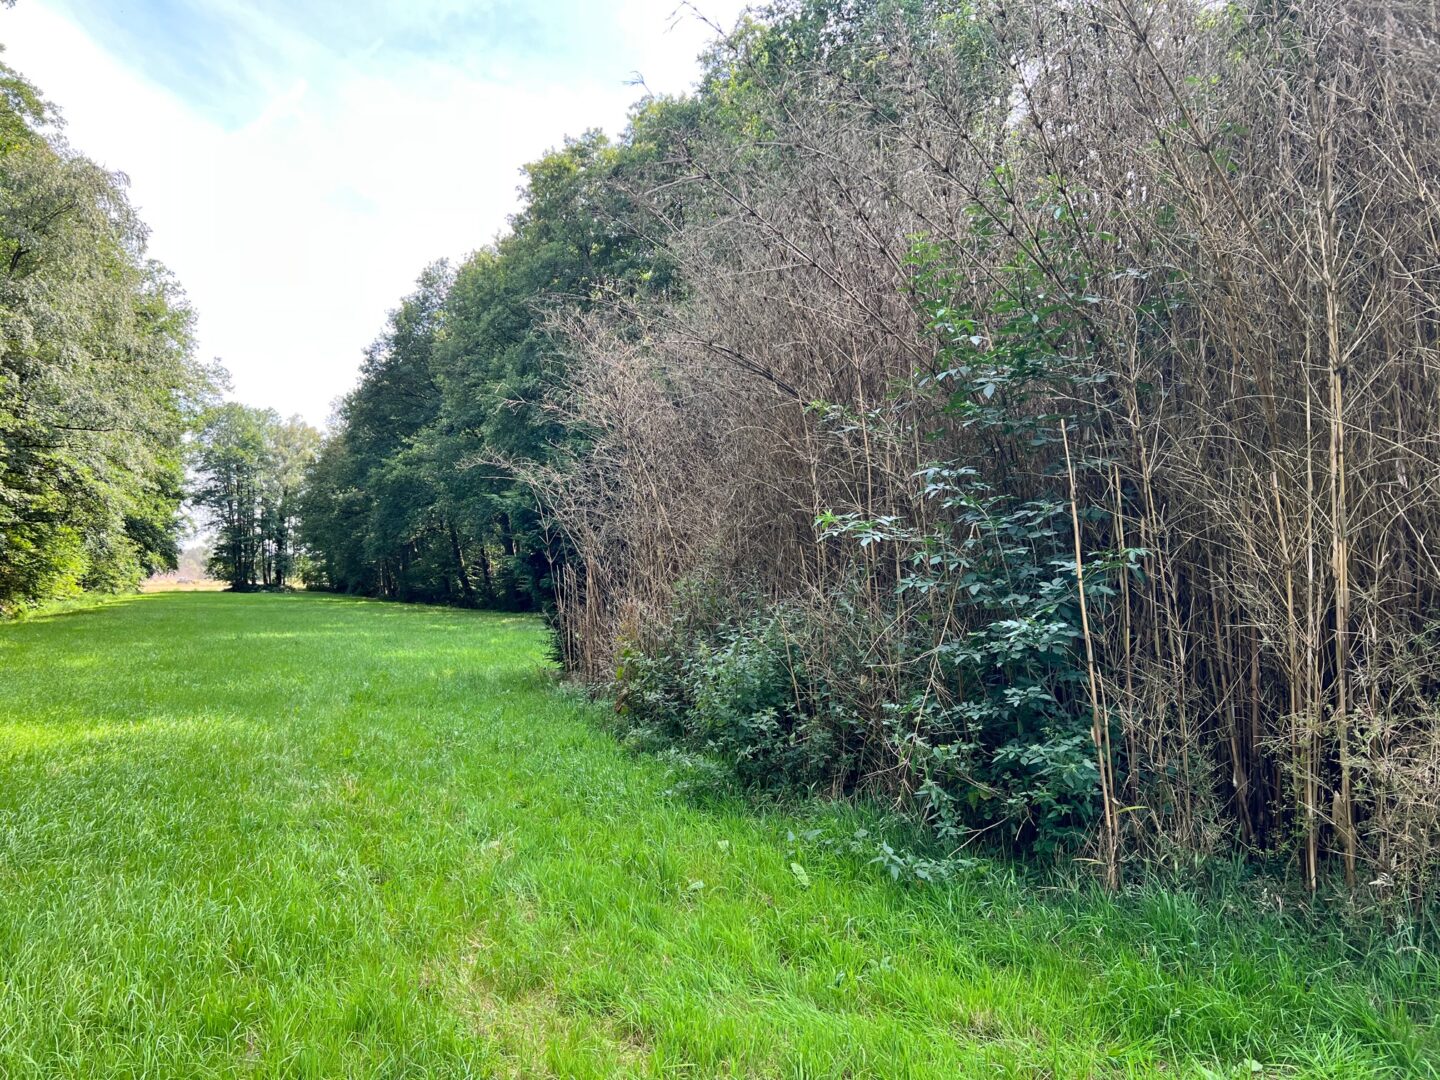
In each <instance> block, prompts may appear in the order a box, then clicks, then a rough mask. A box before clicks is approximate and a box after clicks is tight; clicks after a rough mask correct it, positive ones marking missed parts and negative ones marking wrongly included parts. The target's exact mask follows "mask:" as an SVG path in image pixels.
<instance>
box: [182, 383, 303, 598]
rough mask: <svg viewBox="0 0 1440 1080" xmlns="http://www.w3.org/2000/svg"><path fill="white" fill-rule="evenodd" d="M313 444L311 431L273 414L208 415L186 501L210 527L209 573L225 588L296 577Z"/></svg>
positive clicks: (232, 410) (236, 411) (271, 584)
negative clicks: (305, 482)
mask: <svg viewBox="0 0 1440 1080" xmlns="http://www.w3.org/2000/svg"><path fill="white" fill-rule="evenodd" d="M319 443H320V435H319V432H317V431H316V430H315V429H314V428H312V427H310V426H309V425H308V424H306V423H305V422H304V421H302V420H300V419H299V418H298V417H292V418H291V419H289V420H286V421H282V420H281V419H280V417H279V416H278V415H277V414H276V413H275V411H274V410H273V409H254V408H249V407H247V406H245V405H238V404H234V403H228V404H225V405H220V406H218V407H216V408H214V409H212V410H211V411H210V412H209V413H208V414H207V416H206V418H205V422H204V425H203V426H202V427H201V429H200V432H199V435H198V438H197V439H196V443H195V448H194V464H195V471H196V474H197V481H196V485H195V488H194V490H193V491H192V492H191V500H192V502H193V503H194V504H195V505H196V506H197V507H199V508H201V509H202V510H203V511H205V512H206V513H207V514H208V516H209V518H210V522H211V524H212V525H213V526H214V527H215V530H216V537H215V541H214V547H213V549H212V552H211V556H210V571H211V573H213V574H215V575H216V576H217V577H219V578H221V579H223V580H225V581H228V582H229V583H230V586H231V588H235V589H253V588H277V589H278V588H285V587H286V586H287V585H290V584H293V582H294V579H295V578H296V577H297V576H298V575H299V572H300V570H301V566H300V560H299V558H298V551H297V528H296V527H297V523H298V515H299V509H300V505H299V499H300V491H301V485H302V482H303V480H304V477H305V471H306V469H307V468H308V467H309V466H310V464H311V462H312V461H313V460H314V459H315V455H316V453H317V451H318V448H319Z"/></svg>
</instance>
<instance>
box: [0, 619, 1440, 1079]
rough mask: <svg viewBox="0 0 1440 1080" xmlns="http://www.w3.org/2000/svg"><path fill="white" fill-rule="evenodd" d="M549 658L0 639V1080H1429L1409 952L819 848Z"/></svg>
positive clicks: (1427, 986)
mask: <svg viewBox="0 0 1440 1080" xmlns="http://www.w3.org/2000/svg"><path fill="white" fill-rule="evenodd" d="M544 656H545V640H544V634H543V631H542V628H541V626H540V624H539V622H538V621H536V620H533V619H529V618H522V617H512V616H501V615H492V614H476V613H466V612H459V611H449V610H439V609H434V608H419V607H401V606H396V605H386V604H380V603H373V602H366V601H359V600H352V599H345V598H339V597H326V596H314V595H289V596H280V595H227V594H215V593H170V594H159V595H150V596H143V597H137V598H134V599H130V600H125V601H120V602H115V603H111V604H108V605H105V606H103V607H99V608H95V609H91V610H79V611H70V612H66V613H64V614H58V615H53V616H50V617H46V618H36V619H32V620H30V621H28V622H25V623H21V624H15V625H9V626H4V627H0V974H3V978H4V992H3V996H0V1076H4V1077H15V1078H29V1077H80V1076H96V1077H99V1076H104V1077H154V1078H161V1077H164V1078H177V1077H220V1076H237V1075H244V1076H258V1077H270V1076H277V1077H278V1076H286V1077H357V1078H358V1077H367V1078H369V1077H402V1076H403V1077H465V1076H475V1077H488V1076H557V1077H567V1078H568V1077H612V1076H640V1077H644V1076H683V1077H696V1076H714V1075H725V1076H777V1077H778V1076H796V1077H800V1076H804V1077H841V1076H844V1077H902V1076H910V1077H939V1076H960V1077H970V1076H974V1077H992V1076H1054V1077H1083V1076H1105V1077H1112V1076H1113V1077H1120V1076H1166V1077H1175V1076H1241V1075H1243V1076H1254V1075H1264V1076H1286V1077H1289V1076H1307V1077H1321V1076H1324V1077H1336V1078H1341V1077H1343V1078H1347V1080H1353V1078H1359V1077H1372V1076H1376V1077H1378V1076H1394V1077H1400V1076H1430V1075H1435V1074H1436V1060H1437V1057H1436V1051H1435V1044H1434V1041H1433V1038H1434V1037H1433V1035H1432V1028H1431V1015H1430V1014H1431V1012H1432V1011H1433V1008H1434V1002H1435V1000H1436V998H1437V996H1440V995H1437V993H1436V989H1437V988H1436V981H1435V970H1434V963H1433V960H1432V959H1431V958H1430V957H1428V956H1427V955H1426V954H1424V953H1423V952H1421V951H1419V950H1417V949H1415V948H1413V947H1410V948H1406V947H1403V945H1404V942H1403V941H1399V940H1398V939H1397V941H1398V943H1397V944H1396V945H1394V947H1386V946H1385V944H1384V942H1383V941H1379V940H1378V939H1377V940H1376V941H1374V942H1371V943H1370V944H1369V945H1367V949H1368V955H1366V954H1365V952H1363V951H1358V950H1357V951H1349V950H1347V948H1346V947H1344V946H1343V945H1342V944H1341V939H1340V938H1339V937H1338V936H1330V935H1321V934H1310V933H1307V932H1306V931H1304V930H1302V929H1301V928H1299V927H1297V926H1296V925H1295V924H1293V923H1291V922H1289V921H1288V920H1286V919H1284V918H1282V917H1279V916H1276V915H1275V914H1274V913H1273V912H1264V911H1258V910H1256V909H1255V907H1254V906H1253V905H1252V903H1251V901H1250V900H1248V899H1247V900H1246V901H1245V902H1244V903H1241V902H1240V901H1238V900H1237V901H1235V902H1234V903H1231V904H1228V905H1227V904H1225V903H1222V902H1220V901H1212V902H1208V903H1201V902H1199V901H1197V900H1195V899H1193V898H1190V897H1187V896H1185V895H1180V894H1175V893H1166V892H1162V891H1158V890H1147V891H1143V892H1138V893H1134V894H1127V895H1125V896H1122V897H1120V898H1118V899H1108V898H1104V897H1101V896H1099V895H1096V894H1094V893H1093V892H1083V893H1077V892H1064V891H1048V892H1046V891H1039V890H1036V889H1034V888H1027V887H1026V886H1024V885H1023V884H1021V883H1019V882H1017V881H1016V879H1015V877H1014V875H1013V874H1011V873H1010V872H1009V871H1007V870H1006V869H1005V868H1003V867H1000V866H994V867H990V868H989V869H986V868H985V867H983V866H982V867H981V868H980V869H978V870H977V871H976V872H975V874H974V875H973V876H971V877H968V878H966V879H965V880H961V881H956V882H954V883H950V884H946V885H943V886H921V885H919V884H911V885H907V884H905V883H903V882H902V883H896V882H893V881H891V880H890V879H889V877H888V876H887V875H886V874H885V873H884V872H883V870H882V868H880V867H876V866H873V865H870V864H868V863H867V861H866V859H865V858H864V857H861V856H856V855H853V854H847V853H844V852H843V850H842V849H841V848H837V847H835V846H826V845H825V844H824V843H822V841H821V839H820V838H822V837H823V836H825V835H834V836H844V835H848V834H850V833H853V832H854V829H855V828H856V826H857V824H858V823H859V822H860V821H861V820H862V815H861V814H860V813H859V812H858V811H855V810H846V809H844V808H840V807H834V806H831V807H824V806H821V805H819V804H814V805H806V806H801V807H799V808H792V809H789V810H782V809H779V808H774V807H771V808H768V809H767V808H757V807H754V806H748V807H747V806H746V805H744V804H742V803H739V802H736V801H731V800H722V799H718V798H711V799H709V800H708V801H703V800H697V799H696V798H694V797H692V796H686V795H685V794H684V793H683V792H682V791H677V790H676V783H675V777H674V775H673V774H672V773H671V771H670V770H669V769H668V768H667V767H666V766H665V765H664V763H663V762H661V761H659V760H656V759H652V758H645V757H637V756H634V755H631V754H629V753H627V752H626V751H625V750H624V749H623V748H621V747H620V746H619V745H617V744H616V743H615V741H614V740H613V739H612V738H611V737H610V736H608V735H607V734H606V733H605V731H604V729H603V724H602V723H601V722H600V721H601V720H602V718H603V713H602V712H601V711H600V710H599V709H598V707H596V706H593V705H589V704H587V703H585V702H584V701H582V700H580V699H579V698H577V697H575V696H573V695H570V694H567V693H565V692H563V691H562V690H560V689H558V688H557V687H556V686H555V685H554V683H553V680H552V679H551V677H550V675H549V674H548V672H547V671H546V669H545V662H544ZM866 820H868V819H866ZM872 824H873V822H872ZM816 830H818V832H816ZM791 834H794V835H796V836H800V837H802V839H801V840H800V841H795V840H793V839H790V835H791Z"/></svg>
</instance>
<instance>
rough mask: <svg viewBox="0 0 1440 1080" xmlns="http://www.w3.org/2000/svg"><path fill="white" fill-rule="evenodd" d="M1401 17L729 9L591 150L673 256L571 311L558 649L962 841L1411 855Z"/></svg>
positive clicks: (1434, 211) (1428, 535)
mask: <svg viewBox="0 0 1440 1080" xmlns="http://www.w3.org/2000/svg"><path fill="white" fill-rule="evenodd" d="M1437 34H1440V15H1437V11H1436V8H1435V6H1434V4H1433V3H1431V2H1430V0H1387V2H1384V3H1375V2H1372V0H1251V2H1246V3H1237V4H1217V3H1203V2H1199V0H1155V2H1151V3H1142V2H1140V0H1074V2H1072V3H1056V2H1054V0H1033V2H1024V0H1012V2H1006V3H1003V4H1002V3H998V2H995V0H982V2H981V3H978V4H976V5H974V8H973V10H971V9H968V8H967V9H958V8H953V7H946V6H940V5H916V4H900V5H882V4H874V5H850V4H839V5H824V4H820V5H817V4H807V5H796V6H795V7H793V8H790V7H785V6H782V7H781V8H779V9H777V10H776V11H774V12H772V14H771V17H770V18H769V19H768V21H766V20H762V21H760V22H756V23H750V24H747V26H745V27H742V29H741V30H740V31H738V32H736V33H735V34H733V35H731V36H730V37H729V38H727V39H726V40H725V42H724V43H723V44H722V45H721V46H719V47H718V48H717V51H716V54H715V56H714V57H713V58H712V64H711V76H710V79H709V80H708V82H707V84H706V85H705V87H704V88H703V89H702V93H701V100H702V101H703V102H704V103H705V107H704V108H701V109H698V110H694V111H686V112H683V113H681V114H680V115H679V116H678V118H677V120H676V130H675V131H674V132H672V134H671V140H672V141H671V144H670V145H671V146H672V148H673V149H672V151H671V152H669V153H667V155H665V158H664V160H663V162H661V163H660V164H657V165H656V166H655V167H654V168H653V170H652V171H651V172H650V173H648V174H647V175H646V176H645V177H644V178H642V179H641V180H640V181H635V180H634V179H633V178H631V179H630V180H629V181H628V182H630V183H632V184H633V190H632V194H633V196H634V198H635V199H636V200H638V201H639V202H640V203H641V204H642V205H643V206H644V208H645V212H644V213H643V214H642V215H641V217H640V224H639V227H640V228H641V229H643V230H644V231H645V232H646V233H647V234H648V235H649V238H650V239H651V241H652V242H653V243H654V244H656V245H657V247H658V248H659V249H660V250H662V251H663V252H664V253H665V256H666V258H667V259H669V260H671V261H672V262H673V265H674V267H675V268H676V273H677V277H678V279H679V280H681V281H683V282H684V288H683V295H679V294H676V295H670V296H667V297H664V298H661V299H660V300H656V299H654V298H651V299H650V300H647V301H645V302H643V303H642V302H639V301H635V300H633V299H625V298H623V297H616V298H615V302H614V303H613V304H610V305H608V306H607V305H596V306H594V308H593V309H592V311H591V312H590V314H588V315H586V316H585V317H584V318H583V319H581V320H580V321H578V322H576V323H574V324H572V325H569V326H568V327H566V333H567V335H568V337H569V340H570V345H571V354H572V359H571V362H570V367H569V369H568V375H567V379H566V386H565V388H564V390H563V392H562V393H560V394H559V395H558V396H557V400H556V402H555V406H554V407H555V409H557V410H558V411H559V413H560V414H562V415H563V418H564V420H565V421H566V422H567V423H568V424H569V425H570V427H571V428H572V430H578V431H582V432H584V433H585V436H586V438H585V441H584V442H583V443H579V444H578V445H577V448H576V449H575V450H574V452H572V453H571V454H570V455H569V456H568V457H567V459H566V460H565V461H563V462H562V463H561V464H560V465H558V466H553V465H552V466H551V467H548V468H547V469H546V470H544V471H543V473H537V475H536V476H535V477H534V479H535V480H537V481H538V482H539V483H540V484H541V486H542V488H543V490H544V491H545V493H546V497H547V502H548V505H549V506H550V508H551V510H552V512H553V515H554V520H555V521H556V522H557V523H558V525H559V526H560V527H561V528H562V529H563V531H564V533H565V534H566V536H567V537H568V539H569V542H570V543H571V544H573V547H574V550H575V552H576V556H575V558H574V559H573V560H572V562H571V564H570V567H569V569H568V570H567V572H566V574H565V576H564V578H563V580H562V581H561V582H560V586H561V587H560V590H559V591H560V596H559V607H560V617H561V626H562V643H563V647H564V650H565V652H566V656H567V659H568V660H569V662H570V663H571V664H572V665H573V666H574V667H575V668H577V669H578V670H580V671H582V672H584V673H586V674H587V675H589V676H591V677H593V678H611V677H615V675H616V672H617V671H618V672H619V691H620V695H621V696H620V702H621V707H622V709H628V710H629V711H630V712H631V713H632V714H633V715H635V716H637V717H642V718H648V719H646V720H645V722H646V723H648V724H650V725H651V726H652V727H656V726H658V727H660V728H664V727H665V724H666V723H667V721H666V720H665V719H664V713H665V710H666V709H671V710H674V709H680V710H688V711H689V712H690V713H691V714H693V715H694V716H695V717H697V718H698V719H696V720H694V721H693V722H691V723H688V724H686V723H679V722H677V724H678V727H677V728H676V729H675V730H677V731H678V730H679V729H681V728H683V729H684V732H685V735H686V737H689V738H691V739H692V740H694V741H696V742H697V744H699V745H701V746H703V747H705V748H708V749H712V750H719V751H722V752H726V753H728V754H729V755H730V756H731V757H734V758H737V759H739V760H742V761H743V760H746V759H749V760H751V761H753V762H754V763H756V765H757V768H761V769H762V770H763V771H764V772H766V773H767V774H769V775H773V774H775V773H776V772H777V771H778V772H780V773H786V772H787V771H789V772H793V773H794V775H795V776H796V777H797V778H798V779H800V780H802V781H804V782H809V783H812V784H813V783H828V784H830V785H831V786H832V787H835V788H837V789H858V790H868V791H872V792H881V793H884V794H886V795H889V796H893V797H895V798H897V799H899V800H902V801H904V802H906V803H908V804H911V805H915V806H918V807H919V808H920V809H921V810H922V811H923V812H924V813H925V814H926V815H927V817H928V818H929V819H930V820H931V821H932V822H933V823H934V824H935V825H936V828H937V829H938V830H939V831H940V832H941V833H942V835H946V836H949V837H952V838H954V839H955V840H956V842H957V843H958V842H964V841H965V840H966V839H968V838H971V837H974V836H976V835H979V834H983V833H986V832H987V831H990V830H994V834H995V835H996V836H1005V837H1008V838H1009V839H1011V840H1012V841H1016V842H1024V843H1035V842H1037V841H1038V840H1040V839H1044V838H1047V837H1059V839H1058V840H1057V844H1058V845H1059V846H1060V847H1063V848H1065V849H1066V850H1073V849H1076V848H1083V849H1084V850H1086V851H1088V852H1089V853H1090V854H1091V855H1092V856H1094V857H1095V858H1096V859H1097V860H1098V863H1099V864H1100V865H1101V866H1102V867H1104V872H1105V874H1106V875H1107V876H1108V877H1109V878H1110V879H1111V880H1115V879H1116V878H1117V877H1118V875H1119V874H1120V873H1122V872H1123V868H1124V865H1125V863H1126V861H1127V860H1129V859H1136V858H1145V859H1151V860H1162V861H1163V860H1169V859H1176V858H1180V857H1182V856H1183V855H1189V854H1194V853H1197V852H1198V853H1202V854H1203V853H1213V852H1217V851H1220V850H1225V849H1246V850H1253V851H1265V852H1270V853H1273V854H1274V855H1275V856H1276V857H1277V858H1278V859H1280V860H1281V861H1282V862H1283V863H1284V865H1287V866H1288V867H1290V869H1291V871H1292V872H1293V873H1294V874H1296V875H1297V877H1298V878H1299V879H1300V880H1302V881H1304V882H1305V883H1306V884H1308V885H1309V886H1311V887H1314V886H1315V885H1316V884H1317V882H1318V881H1319V879H1320V878H1321V877H1323V876H1328V875H1330V874H1332V873H1333V874H1334V875H1335V876H1336V877H1343V878H1344V879H1346V880H1348V881H1349V882H1350V883H1352V884H1356V885H1358V886H1361V887H1365V888H1372V889H1374V890H1375V891H1376V892H1377V893H1380V894H1384V895H1391V894H1397V895H1398V894H1404V895H1413V894H1415V893H1417V892H1419V891H1420V890H1423V888H1424V887H1425V884H1426V882H1427V881H1428V879H1429V875H1430V874H1432V873H1433V872H1434V869H1435V867H1436V862H1437V846H1440V785H1437V780H1440V715H1437V711H1436V705H1435V697H1436V694H1437V692H1440V667H1437V661H1436V659H1435V657H1436V655H1437V650H1436V647H1435V646H1436V644H1437V640H1436V639H1437V619H1436V615H1435V612H1436V610H1437V603H1436V602H1437V592H1440V564H1437V558H1440V551H1437V548H1436V536H1437V531H1440V445H1437V436H1440V421H1437V417H1440V309H1437V303H1440V265H1437V260H1440V196H1437V189H1436V183H1437V179H1436V178H1437V177H1440V79H1437V78H1436V71H1437V70H1440V41H1437ZM757 672H758V674H757ZM747 695H748V697H747ZM746 701H750V702H751V704H752V706H753V707H751V706H746V705H744V702H746ZM727 710H728V711H727Z"/></svg>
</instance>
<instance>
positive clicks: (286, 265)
mask: <svg viewBox="0 0 1440 1080" xmlns="http://www.w3.org/2000/svg"><path fill="white" fill-rule="evenodd" d="M679 4H680V0H609V2H607V0H529V2H526V0H19V3H18V4H17V5H16V6H15V7H14V8H13V9H10V10H0V42H4V44H5V46H6V56H5V58H6V60H7V62H8V63H10V64H11V66H13V67H15V68H17V69H18V70H20V71H21V72H22V73H24V74H25V75H26V76H28V77H29V78H30V79H31V80H32V81H34V82H36V83H37V84H38V85H39V86H40V88H41V89H42V91H44V93H45V94H46V96H47V97H48V98H49V99H50V100H52V101H54V102H55V103H56V104H58V105H59V106H60V108H61V111H62V112H63V114H64V116H65V119H66V136H67V138H68V139H69V141H70V142H71V144H72V145H73V146H75V147H76V148H77V149H79V150H81V151H82V152H84V153H85V154H87V155H89V156H90V157H92V158H95V159H96V160H98V161H100V162H101V163H102V164H104V165H105V166H107V167H108V168H111V169H118V170H121V171H123V172H125V173H126V174H127V175H128V176H129V177H130V181H131V196H132V199H133V201H134V202H135V203H136V205H137V206H139V208H140V211H141V215H142V216H143V218H144V219H145V221H146V222H147V223H148V224H149V226H150V228H151V252H152V254H153V255H155V256H156V257H157V258H159V259H161V260H162V261H163V262H165V263H166V264H168V265H169V266H170V267H171V269H172V270H174V271H175V273H176V274H177V275H178V277H179V278H180V280H181V282H182V283H183V284H184V285H185V288H186V290H187V291H188V292H189V294H190V298H191V301H192V302H193V304H194V305H195V307H196V309H197V311H198V312H199V316H200V323H199V332H200V348H201V351H202V354H203V355H204V356H206V357H212V356H216V357H219V358H220V359H221V360H223V361H224V363H225V364H226V366H227V367H228V368H229V369H230V371H231V373H232V375H233V377H234V383H235V393H234V396H235V397H236V398H237V399H239V400H241V401H244V402H246V403H248V404H254V405H268V406H273V407H275V408H277V409H279V410H280V411H281V412H282V413H286V414H289V413H296V412H298V413H301V414H303V415H304V416H305V417H306V418H307V419H308V420H310V421H311V422H312V423H316V424H320V423H323V422H324V421H325V419H326V418H327V416H328V415H329V412H330V405H331V402H332V401H333V400H334V399H335V398H336V397H338V396H339V395H340V394H342V393H343V392H344V391H345V390H347V389H348V388H349V387H350V386H351V385H352V383H353V380H354V378H355V372H356V367H357V365H358V363H359V359H360V352H361V349H363V347H364V346H365V345H366V343H368V342H369V341H370V340H371V339H373V338H374V336H375V334H376V333H377V332H378V330H379V329H380V327H381V324H382V322H383V320H384V316H385V312H386V311H387V310H388V309H389V308H390V307H391V306H393V305H394V304H395V303H396V301H397V300H398V299H399V298H400V297H401V296H402V295H403V294H404V293H405V292H407V291H408V289H409V285H410V283H411V282H412V281H413V280H414V278H415V276H416V274H417V273H418V272H419V271H420V269H421V267H423V266H424V265H425V264H426V263H427V262H429V261H431V260H432V259H435V258H439V257H441V256H447V257H450V258H458V257H462V256H463V255H464V254H465V253H466V252H468V251H470V250H472V249H474V248H476V247H478V246H480V245H481V244H484V243H486V242H488V241H489V240H491V239H492V238H494V236H495V235H496V234H497V233H498V232H499V231H500V230H501V229H503V228H504V225H505V220H506V217H507V215H509V214H510V213H511V212H513V211H514V209H515V207H516V187H517V184H518V183H519V167H520V166H521V165H522V164H523V163H524V162H526V161H529V160H531V159H533V158H535V157H536V156H537V155H539V154H540V153H542V152H543V151H544V150H546V149H547V148H548V147H550V146H554V145H556V144H558V143H559V142H560V141H561V140H562V139H563V138H564V137H565V135H567V134H576V133H579V132H580V131H582V130H584V129H586V128H590V127H600V128H604V129H606V130H607V131H610V132H612V133H614V132H616V131H618V130H619V129H620V128H621V127H622V126H623V124H624V121H625V115H626V111H627V109H628V107H629V105H630V104H631V103H632V102H633V101H634V100H635V99H636V98H637V96H639V94H640V93H641V92H642V91H641V90H640V89H639V88H638V87H636V86H635V85H632V84H633V82H634V80H635V79H636V78H637V77H642V78H643V79H644V81H645V84H646V85H647V86H648V87H650V88H651V89H653V90H655V91H657V92H662V93H665V92H679V91H683V90H684V89H686V88H687V87H688V86H689V85H690V83H691V81H692V80H693V79H694V77H695V76H696V74H697V71H698V67H697V65H696V63H695V59H694V58H695V55H696V54H697V52H698V51H699V50H700V49H701V47H702V46H703V44H704V42H705V41H706V40H707V39H708V37H709V36H710V31H709V30H708V29H707V27H706V26H705V25H704V24H703V23H702V22H700V21H699V20H698V19H697V18H696V17H695V16H694V14H693V13H691V12H689V11H687V10H685V9H683V8H680V7H679ZM696 6H697V7H698V9H699V10H700V11H703V12H704V13H705V15H706V17H707V18H709V19H711V20H713V21H715V22H718V23H721V24H723V25H726V26H729V25H731V24H732V23H733V21H734V19H735V17H736V15H737V14H738V12H739V11H740V9H741V8H742V7H743V4H742V3H741V2H740V0H700V2H699V3H697V5H696Z"/></svg>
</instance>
